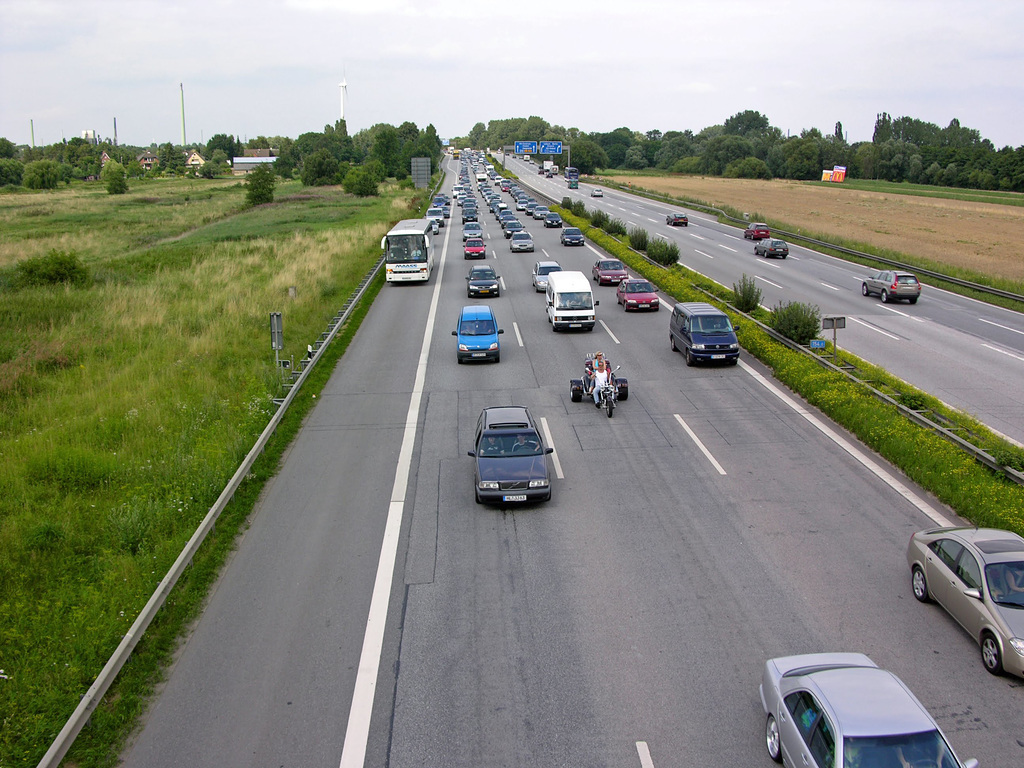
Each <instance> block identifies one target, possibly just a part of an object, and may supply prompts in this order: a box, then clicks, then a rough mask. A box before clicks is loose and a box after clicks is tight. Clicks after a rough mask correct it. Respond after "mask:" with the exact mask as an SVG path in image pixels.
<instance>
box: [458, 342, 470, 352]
mask: <svg viewBox="0 0 1024 768" xmlns="http://www.w3.org/2000/svg"><path fill="white" fill-rule="evenodd" d="M459 352H469V347H468V346H466V345H465V344H459Z"/></svg>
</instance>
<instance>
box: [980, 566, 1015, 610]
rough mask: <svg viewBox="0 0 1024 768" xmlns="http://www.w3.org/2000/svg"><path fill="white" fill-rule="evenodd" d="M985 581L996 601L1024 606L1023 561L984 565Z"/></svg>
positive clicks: (1006, 604)
mask: <svg viewBox="0 0 1024 768" xmlns="http://www.w3.org/2000/svg"><path fill="white" fill-rule="evenodd" d="M985 581H987V582H988V591H989V592H990V593H991V594H992V599H993V600H994V601H995V602H996V603H998V604H999V605H1005V606H1010V607H1013V608H1024V562H1020V563H992V564H990V565H986V566H985Z"/></svg>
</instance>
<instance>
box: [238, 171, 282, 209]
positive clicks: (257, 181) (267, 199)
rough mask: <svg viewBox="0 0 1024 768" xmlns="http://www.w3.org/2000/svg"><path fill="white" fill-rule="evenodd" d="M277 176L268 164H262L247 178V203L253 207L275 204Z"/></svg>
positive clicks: (250, 172)
mask: <svg viewBox="0 0 1024 768" xmlns="http://www.w3.org/2000/svg"><path fill="white" fill-rule="evenodd" d="M276 183H277V176H276V175H275V174H274V171H273V170H272V169H271V168H270V167H269V166H268V165H267V164H266V163H261V164H260V165H257V166H256V167H255V168H254V169H253V170H251V171H249V173H248V174H247V175H246V177H245V202H246V203H248V204H249V205H251V206H255V205H263V204H264V203H272V202H274V186H275V185H276Z"/></svg>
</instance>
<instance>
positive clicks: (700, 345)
mask: <svg viewBox="0 0 1024 768" xmlns="http://www.w3.org/2000/svg"><path fill="white" fill-rule="evenodd" d="M693 348H694V349H704V345H703V344H694V345H693Z"/></svg>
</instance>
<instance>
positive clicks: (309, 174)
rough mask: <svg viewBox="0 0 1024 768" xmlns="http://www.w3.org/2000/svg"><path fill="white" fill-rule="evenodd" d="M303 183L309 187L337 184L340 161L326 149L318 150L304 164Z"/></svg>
mask: <svg viewBox="0 0 1024 768" xmlns="http://www.w3.org/2000/svg"><path fill="white" fill-rule="evenodd" d="M275 165H276V163H275ZM302 183H303V184H305V185H306V186H307V187H323V186H326V185H328V184H337V183H338V159H337V158H336V157H335V156H334V155H332V154H331V153H330V152H328V151H327V150H326V149H318V150H317V151H316V152H314V153H313V154H312V155H310V156H309V157H307V158H306V159H305V160H304V161H303V163H302Z"/></svg>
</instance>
